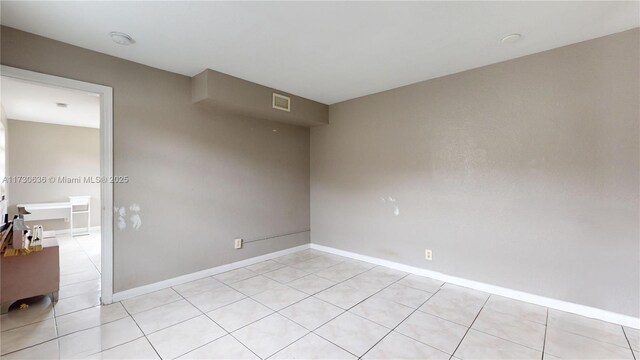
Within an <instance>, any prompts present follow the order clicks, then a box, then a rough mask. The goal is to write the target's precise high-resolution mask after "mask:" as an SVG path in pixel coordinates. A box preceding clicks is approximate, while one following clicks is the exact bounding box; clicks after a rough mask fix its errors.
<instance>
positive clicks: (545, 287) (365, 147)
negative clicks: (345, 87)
mask: <svg viewBox="0 0 640 360" xmlns="http://www.w3.org/2000/svg"><path fill="white" fill-rule="evenodd" d="M639 42H640V37H639V30H638V29H634V30H631V31H627V32H623V33H619V34H615V35H611V36H607V37H604V38H600V39H595V40H591V41H587V42H583V43H579V44H574V45H571V46H566V47H563V48H558V49H555V50H551V51H547V52H544V53H539V54H535V55H531V56H527V57H523V58H519V59H515V60H511V61H507V62H503V63H499V64H495V65H491V66H486V67H482V68H479V69H474V70H470V71H466V72H463V73H459V74H455V75H451V76H446V77H442V78H438V79H434V80H429V81H425V82H421V83H417V84H414V85H410V86H406V87H402V88H398V89H395V90H390V91H386V92H383V93H379V94H375V95H370V96H366V97H362V98H358V99H355V100H351V101H346V102H343V103H339V104H336V105H332V106H331V107H330V125H329V126H326V127H318V128H313V129H312V130H311V226H312V230H313V232H312V238H311V240H312V242H313V243H318V244H322V245H327V246H332V247H336V248H339V249H344V250H348V251H353V252H357V253H361V254H365V255H370V256H375V257H380V258H384V259H388V260H392V261H397V262H401V263H404V264H409V265H413V266H418V267H423V268H427V269H431V270H435V271H440V272H443V273H446V274H450V275H455V276H459V277H463V278H467V279H472V280H476V281H481V282H485V283H490V284H495V285H499V286H504V287H508V288H513V289H517V290H522V291H526V292H530V293H534V294H538V295H543V296H548V297H551V298H556V299H561V300H566V301H571V302H575V303H579V304H585V305H589V306H594V307H598V308H602V309H606V310H610V311H614V312H618V313H622V314H627V315H631V316H636V317H637V316H638V315H640V265H639V264H640V244H639V229H638V219H639V210H638V204H639V195H638V192H639V186H640V183H639V180H638V177H639V172H640V169H639V160H640V159H639V140H638V138H639V135H640V134H639V122H640V116H639V97H640V91H639V83H640V81H639V80H640V79H639V70H638V69H639V63H640V54H639V45H638V44H639ZM389 197H391V199H392V200H395V202H394V201H390V200H389ZM383 199H384V200H383ZM396 207H397V211H396ZM396 212H397V214H396ZM425 248H430V249H432V250H433V261H431V262H428V261H426V260H425V259H424V250H425Z"/></svg>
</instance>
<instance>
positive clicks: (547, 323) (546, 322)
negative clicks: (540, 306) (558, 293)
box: [542, 308, 549, 360]
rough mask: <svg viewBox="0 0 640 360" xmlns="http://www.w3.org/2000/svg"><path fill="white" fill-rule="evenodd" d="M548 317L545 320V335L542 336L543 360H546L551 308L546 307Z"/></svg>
mask: <svg viewBox="0 0 640 360" xmlns="http://www.w3.org/2000/svg"><path fill="white" fill-rule="evenodd" d="M546 315H547V316H546V318H545V321H544V337H543V338H542V360H544V348H545V346H546V345H547V329H548V326H549V308H546Z"/></svg>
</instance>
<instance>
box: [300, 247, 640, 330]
mask: <svg viewBox="0 0 640 360" xmlns="http://www.w3.org/2000/svg"><path fill="white" fill-rule="evenodd" d="M310 247H311V248H312V249H316V250H320V251H324V252H328V253H331V254H335V255H340V256H345V257H348V258H351V259H355V260H361V261H366V262H369V263H372V264H376V265H381V266H386V267H388V268H392V269H396V270H400V271H404V272H408V273H411V274H416V275H420V276H426V277H430V278H433V279H436V280H440V281H444V282H447V283H450V284H454V285H460V286H464V287H468V288H471V289H475V290H480V291H484V292H487V293H490V294H495V295H500V296H504V297H507V298H511V299H516V300H521V301H525V302H529V303H532V304H536V305H542V306H546V307H548V308H551V309H557V310H562V311H566V312H570V313H573V314H578V315H582V316H586V317H590V318H594V319H599V320H603V321H607V322H610V323H614V324H620V325H624V326H628V327H631V328H634V329H640V318H634V317H632V316H628V315H623V314H618V313H614V312H611V311H607V310H602V309H598V308H594V307H590V306H586V305H580V304H575V303H571V302H568V301H562V300H556V299H552V298H548V297H544V296H539V295H534V294H530V293H526V292H523V291H518V290H513V289H508V288H504V287H500V286H496V285H491V284H485V283H482V282H479V281H473V280H467V279H463V278H459V277H455V276H451V275H447V274H443V273H440V272H437V271H432V270H427V269H422V268H418V267H414V266H409V265H404V264H400V263H397V262H393V261H389V260H384V259H380V258H376V257H372V256H366V255H361V254H357V253H353V252H350V251H345V250H340V249H336V248H332V247H328V246H324V245H318V244H313V243H312V244H311V246H310Z"/></svg>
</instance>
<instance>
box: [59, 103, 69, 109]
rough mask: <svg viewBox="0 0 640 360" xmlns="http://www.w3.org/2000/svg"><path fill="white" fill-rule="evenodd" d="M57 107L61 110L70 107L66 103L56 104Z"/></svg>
mask: <svg viewBox="0 0 640 360" xmlns="http://www.w3.org/2000/svg"><path fill="white" fill-rule="evenodd" d="M56 106H57V107H59V108H66V107H67V106H69V104H65V103H56Z"/></svg>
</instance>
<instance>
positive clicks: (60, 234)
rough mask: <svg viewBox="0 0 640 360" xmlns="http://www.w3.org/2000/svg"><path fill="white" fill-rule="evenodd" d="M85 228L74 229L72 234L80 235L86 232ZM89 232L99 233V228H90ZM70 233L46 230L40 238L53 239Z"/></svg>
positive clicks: (62, 230) (67, 230)
mask: <svg viewBox="0 0 640 360" xmlns="http://www.w3.org/2000/svg"><path fill="white" fill-rule="evenodd" d="M86 230H87V228H86V227H83V228H74V229H73V231H74V233H77V234H80V233H82V232H83V231H86ZM89 231H100V226H92V227H90V228H89ZM70 233H71V230H70V229H68V228H67V229H60V230H46V231H44V232H43V233H42V236H44V237H54V236H62V235H69V234H70Z"/></svg>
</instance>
